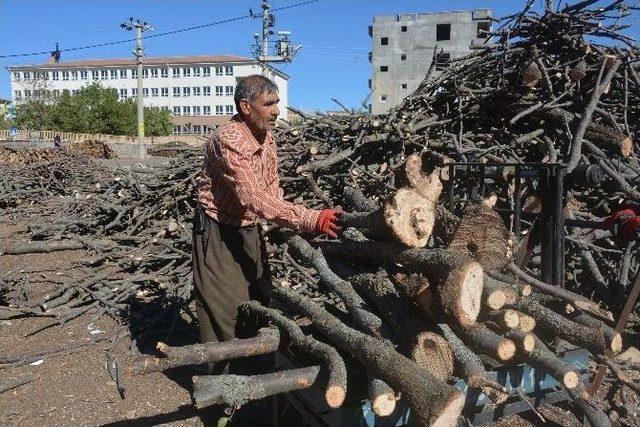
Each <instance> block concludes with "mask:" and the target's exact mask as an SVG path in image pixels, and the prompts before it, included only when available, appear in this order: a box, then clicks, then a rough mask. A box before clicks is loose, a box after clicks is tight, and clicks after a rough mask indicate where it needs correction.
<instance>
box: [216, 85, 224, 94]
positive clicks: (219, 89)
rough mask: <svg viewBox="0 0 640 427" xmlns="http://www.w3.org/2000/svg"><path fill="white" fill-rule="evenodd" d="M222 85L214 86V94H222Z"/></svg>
mask: <svg viewBox="0 0 640 427" xmlns="http://www.w3.org/2000/svg"><path fill="white" fill-rule="evenodd" d="M222 91H223V87H222V86H216V96H222Z"/></svg>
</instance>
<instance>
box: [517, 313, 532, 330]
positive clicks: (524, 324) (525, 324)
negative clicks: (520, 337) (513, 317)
mask: <svg viewBox="0 0 640 427" xmlns="http://www.w3.org/2000/svg"><path fill="white" fill-rule="evenodd" d="M516 313H518V316H519V317H520V325H519V326H518V327H519V329H520V330H521V331H522V332H531V331H533V330H534V329H535V327H536V319H534V318H533V317H531V316H529V315H528V314H525V313H523V312H521V311H517V310H516Z"/></svg>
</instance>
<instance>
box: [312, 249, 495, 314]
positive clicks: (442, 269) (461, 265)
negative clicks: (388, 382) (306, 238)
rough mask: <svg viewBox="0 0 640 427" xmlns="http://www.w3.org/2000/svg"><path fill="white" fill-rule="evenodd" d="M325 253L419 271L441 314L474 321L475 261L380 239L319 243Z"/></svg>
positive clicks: (477, 299)
mask: <svg viewBox="0 0 640 427" xmlns="http://www.w3.org/2000/svg"><path fill="white" fill-rule="evenodd" d="M321 247H322V250H323V251H324V252H325V253H327V254H328V255H333V256H337V257H341V258H344V259H350V260H354V261H361V262H365V263H373V264H379V263H381V262H393V263H396V264H401V265H402V266H403V267H404V269H405V270H407V271H409V272H411V271H413V272H419V273H422V274H423V275H424V276H425V277H427V279H428V280H429V283H430V285H431V286H433V290H432V291H431V292H432V294H433V295H434V296H436V298H435V301H434V302H435V303H436V304H437V305H438V308H439V309H440V310H441V311H442V313H443V314H444V315H445V316H448V317H449V318H451V319H453V320H454V321H455V322H456V323H459V324H460V325H462V326H469V325H472V324H474V323H475V321H476V319H477V317H478V313H479V312H480V305H481V298H482V285H483V271H482V267H481V266H480V264H478V262H476V261H474V260H472V259H471V258H469V257H468V256H466V255H464V254H460V253H456V252H452V251H449V250H447V249H404V248H402V247H401V246H398V245H394V244H390V243H383V242H345V243H328V244H323V245H321Z"/></svg>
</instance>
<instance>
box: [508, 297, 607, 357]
mask: <svg viewBox="0 0 640 427" xmlns="http://www.w3.org/2000/svg"><path fill="white" fill-rule="evenodd" d="M512 307H513V308H515V309H517V310H520V311H522V312H524V313H526V314H528V315H529V316H531V317H533V318H534V319H535V320H536V324H537V325H539V326H541V327H543V328H545V329H548V330H549V331H551V332H552V333H554V334H555V335H557V336H559V337H560V338H562V339H564V340H566V341H568V342H570V343H572V344H575V345H577V346H578V347H584V348H586V349H587V350H589V351H590V352H591V353H592V354H594V355H595V354H604V352H605V349H606V348H607V345H606V342H605V338H604V334H603V333H602V331H601V330H598V329H595V328H590V327H587V326H583V325H580V324H578V323H575V322H572V321H570V320H568V319H566V318H565V317H563V316H561V315H560V314H558V313H556V312H555V311H553V310H550V309H548V308H546V307H543V306H542V305H540V304H539V303H537V302H536V301H533V300H531V299H526V298H521V299H519V300H518V301H516V302H515V303H514V304H512Z"/></svg>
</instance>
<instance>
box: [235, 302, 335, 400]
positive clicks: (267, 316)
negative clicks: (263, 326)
mask: <svg viewBox="0 0 640 427" xmlns="http://www.w3.org/2000/svg"><path fill="white" fill-rule="evenodd" d="M239 309H240V310H247V311H249V312H250V313H252V314H255V315H257V316H258V317H259V318H260V319H262V320H263V321H267V322H270V323H272V324H274V325H276V326H277V327H278V329H279V330H280V336H281V340H282V339H286V341H288V342H289V343H290V344H291V345H292V347H293V348H294V349H295V350H296V351H298V352H300V353H304V354H307V355H309V356H311V357H313V358H315V359H318V361H319V362H322V365H323V366H326V369H327V388H326V390H325V400H326V402H327V405H329V407H330V408H338V407H340V406H341V405H342V402H344V398H345V396H346V394H347V368H346V367H345V365H344V361H343V360H342V357H341V356H340V354H338V352H337V351H336V349H335V348H333V347H331V346H330V345H328V344H325V343H323V342H320V341H318V340H316V339H315V338H313V337H311V336H308V335H304V333H303V332H302V330H301V329H300V327H299V326H298V324H297V323H296V322H294V321H293V320H291V319H288V318H286V317H285V316H283V315H282V314H281V313H280V312H278V311H277V310H274V309H272V308H266V307H264V306H262V305H261V304H260V303H259V302H257V301H248V302H245V303H242V304H241V305H240V307H239Z"/></svg>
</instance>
